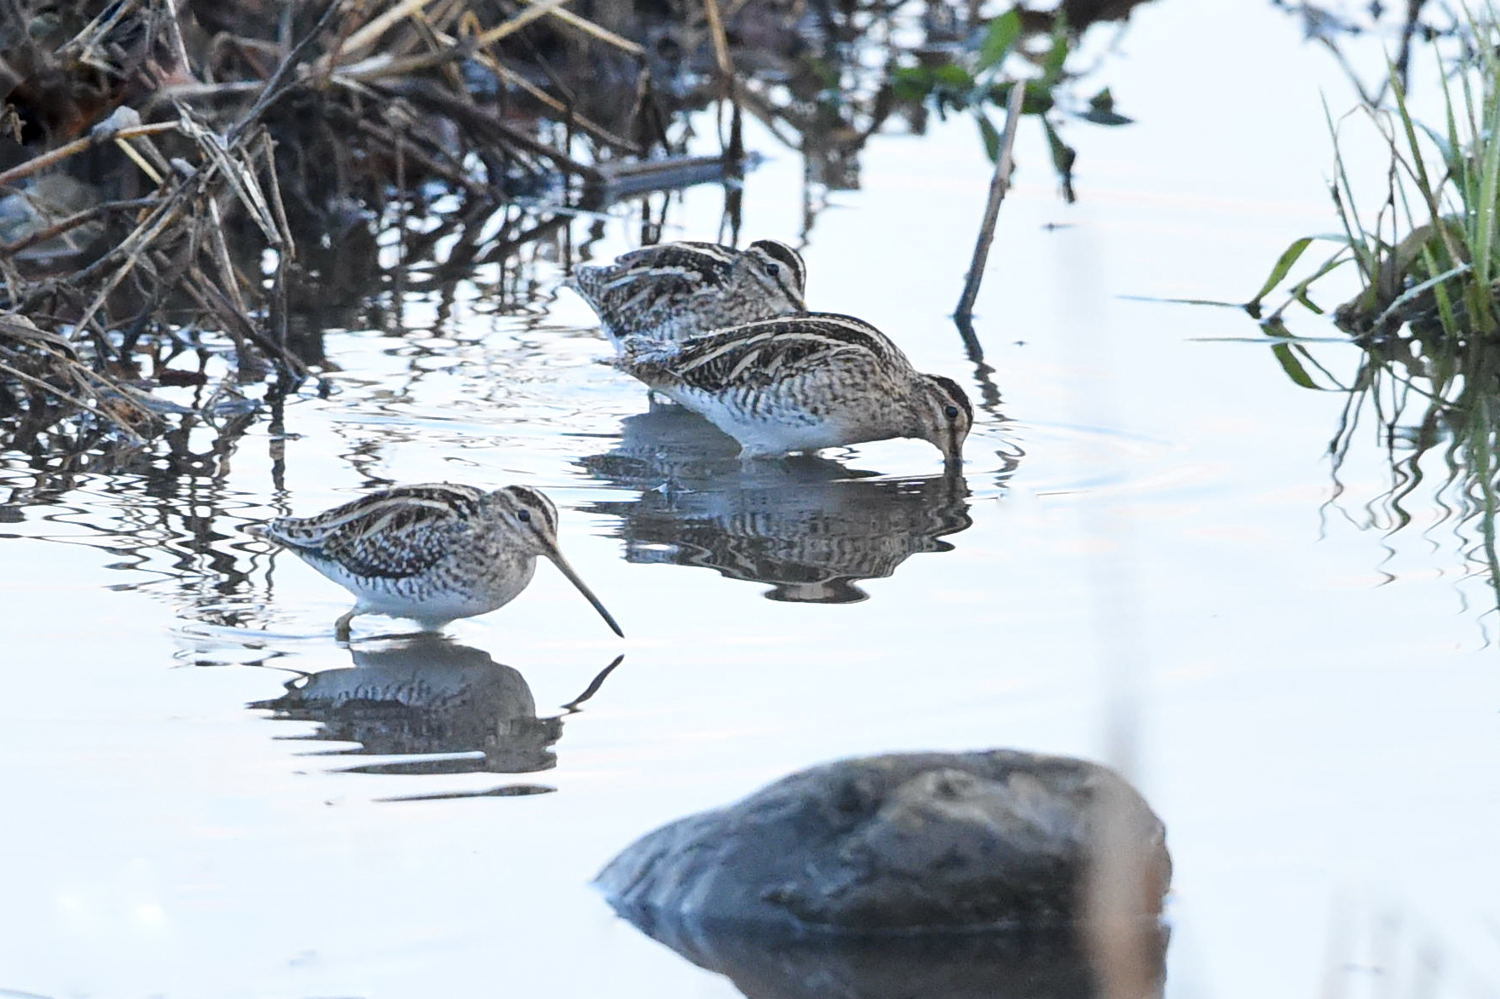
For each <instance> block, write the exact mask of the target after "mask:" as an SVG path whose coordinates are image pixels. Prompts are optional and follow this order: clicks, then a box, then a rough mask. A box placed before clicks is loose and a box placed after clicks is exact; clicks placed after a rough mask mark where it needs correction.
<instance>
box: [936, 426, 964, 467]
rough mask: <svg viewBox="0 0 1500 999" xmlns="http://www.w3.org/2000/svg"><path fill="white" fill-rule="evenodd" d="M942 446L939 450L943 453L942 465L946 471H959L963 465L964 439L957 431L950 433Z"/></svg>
mask: <svg viewBox="0 0 1500 999" xmlns="http://www.w3.org/2000/svg"><path fill="white" fill-rule="evenodd" d="M946 436H947V439H946V440H944V441H943V446H942V447H941V448H939V450H941V451H942V452H943V465H944V466H945V470H946V471H950V472H951V471H954V470H955V469H960V468H962V467H963V464H964V439H963V437H961V436H959V434H958V433H957V431H950V432H949V433H948V434H947V435H946Z"/></svg>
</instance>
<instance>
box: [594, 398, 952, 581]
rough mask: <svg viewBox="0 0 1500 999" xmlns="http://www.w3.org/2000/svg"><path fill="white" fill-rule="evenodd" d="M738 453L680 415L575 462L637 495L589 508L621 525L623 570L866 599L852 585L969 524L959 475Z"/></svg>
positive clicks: (635, 419)
mask: <svg viewBox="0 0 1500 999" xmlns="http://www.w3.org/2000/svg"><path fill="white" fill-rule="evenodd" d="M738 452H739V446H738V445H737V444H736V443H735V442H734V441H733V440H732V439H731V438H729V437H727V436H725V435H723V434H721V433H719V432H718V431H716V430H714V429H713V428H712V427H710V426H709V425H708V424H706V423H705V422H704V421H702V420H701V419H699V418H698V417H697V416H695V415H693V414H692V413H689V412H687V411H686V410H684V409H680V408H678V407H662V408H658V409H655V410H652V411H651V412H648V413H641V414H639V415H637V416H631V417H627V418H626V419H625V420H624V421H622V425H621V436H620V442H619V444H618V445H617V446H616V447H615V448H614V449H612V450H611V451H609V452H607V453H605V454H601V455H595V456H592V457H587V458H584V459H582V460H581V461H580V464H581V465H583V467H584V468H586V469H587V470H588V471H589V472H590V473H591V474H592V475H593V476H595V477H596V478H599V479H603V480H604V481H606V482H608V483H610V484H611V485H613V486H616V487H620V488H624V489H635V490H640V495H639V497H638V498H636V499H634V500H630V501H615V500H610V501H605V502H600V503H595V504H593V505H592V506H590V507H589V508H588V509H589V510H591V511H593V512H596V513H605V514H609V515H611V516H615V517H618V518H620V526H619V529H618V534H619V536H620V537H621V538H623V539H624V540H625V545H626V548H625V557H626V559H627V560H628V561H631V562H671V563H674V564H677V565H689V566H693V565H696V566H706V567H708V568H712V569H716V570H717V571H718V572H720V573H721V574H722V575H725V576H727V577H729V578H731V579H743V580H747V581H751V582H759V583H769V584H771V586H772V589H771V590H770V591H768V592H767V593H766V596H767V597H768V598H770V599H772V600H784V601H790V602H805V603H852V602H854V601H858V600H863V599H865V598H866V597H867V596H868V594H866V593H865V591H863V590H862V589H860V588H859V587H858V586H857V585H855V584H856V583H858V581H860V580H863V579H874V578H884V577H887V576H890V575H891V574H892V573H894V572H895V571H896V569H897V568H898V567H899V566H900V565H901V563H903V562H905V561H906V560H907V559H908V558H910V557H911V556H912V555H914V554H916V553H918V552H946V551H951V550H952V548H953V546H952V545H951V544H949V543H948V542H946V541H943V540H941V539H942V538H944V537H947V536H950V535H954V534H957V533H959V532H961V531H963V530H965V529H967V528H968V527H969V526H970V525H971V523H972V521H971V520H970V517H969V513H968V509H969V487H968V483H967V482H966V481H965V480H964V478H963V476H962V475H961V474H957V473H954V472H949V473H945V474H942V475H931V476H922V477H903V478H886V477H877V476H876V475H875V473H873V472H863V471H858V470H854V469H850V468H848V467H847V466H845V465H844V464H842V463H841V462H839V461H835V460H833V459H830V458H820V457H801V458H794V459H786V460H781V461H771V462H754V463H748V464H742V463H741V462H740V460H739V458H738V457H737V455H738Z"/></svg>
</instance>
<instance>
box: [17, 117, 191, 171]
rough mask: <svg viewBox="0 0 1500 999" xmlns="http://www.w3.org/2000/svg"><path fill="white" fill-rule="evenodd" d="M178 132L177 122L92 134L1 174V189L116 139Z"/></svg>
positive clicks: (39, 155)
mask: <svg viewBox="0 0 1500 999" xmlns="http://www.w3.org/2000/svg"><path fill="white" fill-rule="evenodd" d="M176 130H177V122H175V121H164V122H159V123H157V124H154V125H132V126H130V127H129V128H122V129H119V130H118V131H105V132H100V133H99V134H97V135H95V134H92V133H91V134H89V135H85V136H83V137H82V138H80V139H74V140H73V141H72V142H69V143H67V144H66V145H62V146H58V147H57V148H56V149H51V150H48V151H47V152H45V153H40V154H38V155H36V156H33V157H32V158H31V159H29V160H27V161H26V162H25V163H21V164H19V165H17V166H13V167H11V168H10V169H9V170H6V171H5V172H4V173H0V187H5V186H7V185H9V184H11V183H13V182H15V181H18V180H20V179H22V178H23V177H29V176H31V175H32V174H34V173H36V172H37V171H38V170H45V169H46V168H47V167H50V166H53V165H55V164H57V163H61V162H62V161H63V160H65V159H67V158H68V157H69V156H76V155H78V154H79V153H81V152H83V151H84V150H85V149H91V148H93V147H94V146H97V145H99V144H101V143H104V142H110V141H113V140H114V139H133V138H135V137H136V136H139V135H156V134H157V133H159V132H173V131H176Z"/></svg>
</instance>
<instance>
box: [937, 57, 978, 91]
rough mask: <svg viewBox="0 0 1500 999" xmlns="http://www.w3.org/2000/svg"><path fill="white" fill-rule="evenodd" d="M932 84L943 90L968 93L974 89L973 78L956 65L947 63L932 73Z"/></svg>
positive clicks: (965, 70)
mask: <svg viewBox="0 0 1500 999" xmlns="http://www.w3.org/2000/svg"><path fill="white" fill-rule="evenodd" d="M932 79H933V82H934V83H935V84H936V85H937V86H939V87H942V88H943V89H944V90H958V91H964V92H968V91H970V90H972V89H974V77H973V76H972V75H971V74H970V73H969V71H968V70H967V69H964V68H963V67H962V66H960V65H958V64H957V63H952V62H950V63H947V64H946V65H943V66H939V67H937V69H935V70H933V71H932Z"/></svg>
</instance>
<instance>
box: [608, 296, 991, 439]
mask: <svg viewBox="0 0 1500 999" xmlns="http://www.w3.org/2000/svg"><path fill="white" fill-rule="evenodd" d="M614 364H615V366H616V367H618V368H620V369H621V370H622V371H626V372H628V373H630V374H632V375H634V376H635V377H636V378H638V379H640V380H641V381H643V382H645V383H646V385H647V386H649V387H650V388H651V389H652V390H653V391H656V392H660V393H661V394H662V395H664V396H666V397H667V398H669V399H671V400H672V401H674V402H677V403H679V404H681V405H682V406H685V407H687V408H688V409H691V410H693V411H694V412H695V413H697V414H699V415H700V416H702V417H704V418H705V419H707V420H709V421H710V422H711V423H713V424H714V425H715V426H717V427H718V428H719V429H720V430H722V431H724V432H725V433H727V434H729V435H730V436H731V437H733V438H734V439H735V440H737V441H739V442H740V449H741V450H740V454H741V456H742V457H745V458H759V457H770V456H775V455H782V454H787V453H789V452H792V451H815V450H817V449H818V448H824V447H837V446H840V445H844V444H858V443H861V442H863V441H877V440H885V439H886V438H889V437H915V438H918V439H921V440H925V441H929V442H931V443H932V444H934V445H936V447H937V448H938V450H940V451H942V452H943V457H944V458H945V459H946V460H947V461H948V462H949V463H950V464H956V463H957V462H958V461H959V460H960V456H961V452H962V449H963V443H964V438H965V437H967V436H968V433H969V428H970V427H971V426H972V425H973V422H974V409H973V407H972V406H971V405H970V404H969V399H968V397H967V396H966V395H964V391H963V389H961V388H959V387H958V385H957V383H955V382H954V381H953V380H952V379H951V378H944V377H943V376H941V375H924V374H922V373H920V372H918V371H916V370H915V369H913V368H912V366H911V362H910V361H908V360H907V359H906V355H905V354H903V353H902V352H901V350H900V348H899V347H897V346H896V345H895V344H894V343H892V342H891V341H890V339H889V338H887V337H886V336H885V334H883V333H881V332H880V331H879V330H877V329H876V328H875V327H873V326H871V325H870V324H869V323H866V322H864V321H863V320H859V319H855V318H853V317H851V316H841V315H836V314H834V313H830V312H814V313H810V314H808V315H805V316H797V317H792V318H786V319H767V320H763V321H761V322H756V323H747V324H745V325H743V326H734V327H731V328H729V329H723V330H717V331H715V332H713V333H709V334H706V335H704V336H701V337H695V338H694V339H692V340H689V341H686V342H684V343H680V344H663V343H660V342H657V341H651V340H647V339H644V338H641V337H631V338H627V339H626V340H625V341H624V342H623V345H622V353H621V356H620V357H619V358H617V359H616V360H615V361H614Z"/></svg>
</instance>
